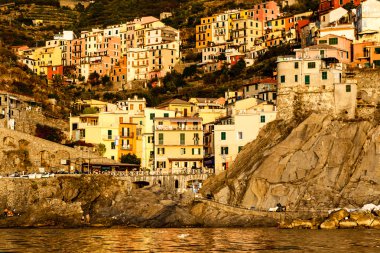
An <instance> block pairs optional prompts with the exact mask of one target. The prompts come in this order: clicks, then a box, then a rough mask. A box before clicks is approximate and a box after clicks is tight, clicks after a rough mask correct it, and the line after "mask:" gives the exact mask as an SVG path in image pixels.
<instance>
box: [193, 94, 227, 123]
mask: <svg viewBox="0 0 380 253" xmlns="http://www.w3.org/2000/svg"><path fill="white" fill-rule="evenodd" d="M216 100H218V98H190V99H189V102H190V103H192V104H194V113H195V115H196V116H197V117H200V118H202V123H203V124H207V123H210V122H213V121H215V120H216V119H218V118H221V117H224V116H226V109H225V108H224V105H221V104H219V103H216Z"/></svg>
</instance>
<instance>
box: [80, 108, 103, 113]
mask: <svg viewBox="0 0 380 253" xmlns="http://www.w3.org/2000/svg"><path fill="white" fill-rule="evenodd" d="M98 111H99V109H98V108H95V107H86V108H84V109H83V112H82V113H83V114H95V113H98Z"/></svg>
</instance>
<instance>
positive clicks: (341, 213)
mask: <svg viewBox="0 0 380 253" xmlns="http://www.w3.org/2000/svg"><path fill="white" fill-rule="evenodd" d="M348 216H349V212H347V210H346V209H340V210H338V211H335V212H332V213H330V215H329V219H330V220H336V221H341V220H343V219H344V218H346V217H348Z"/></svg>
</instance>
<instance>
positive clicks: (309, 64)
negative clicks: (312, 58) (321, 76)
mask: <svg viewBox="0 0 380 253" xmlns="http://www.w3.org/2000/svg"><path fill="white" fill-rule="evenodd" d="M307 68H309V69H314V68H315V62H308V63H307Z"/></svg>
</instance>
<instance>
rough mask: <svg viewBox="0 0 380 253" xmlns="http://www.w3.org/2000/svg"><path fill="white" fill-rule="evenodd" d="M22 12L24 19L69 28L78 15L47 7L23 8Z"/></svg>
mask: <svg viewBox="0 0 380 253" xmlns="http://www.w3.org/2000/svg"><path fill="white" fill-rule="evenodd" d="M22 10H23V16H24V18H25V19H31V20H36V19H40V20H43V24H44V25H54V26H65V27H66V26H71V25H73V24H74V23H75V22H77V20H78V17H79V13H78V12H76V11H73V10H71V9H65V8H57V7H54V6H47V5H31V7H30V8H26V7H24V8H23V9H22Z"/></svg>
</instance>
